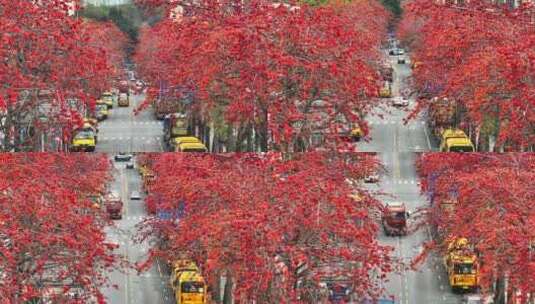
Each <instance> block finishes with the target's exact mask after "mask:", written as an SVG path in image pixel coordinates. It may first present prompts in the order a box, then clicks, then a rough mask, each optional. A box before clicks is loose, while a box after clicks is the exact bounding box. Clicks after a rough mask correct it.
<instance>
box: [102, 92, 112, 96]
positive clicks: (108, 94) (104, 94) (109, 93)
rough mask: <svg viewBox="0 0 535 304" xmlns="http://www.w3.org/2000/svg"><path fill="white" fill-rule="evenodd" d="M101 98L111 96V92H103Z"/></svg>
mask: <svg viewBox="0 0 535 304" xmlns="http://www.w3.org/2000/svg"><path fill="white" fill-rule="evenodd" d="M102 96H113V94H112V93H111V92H104V93H102Z"/></svg>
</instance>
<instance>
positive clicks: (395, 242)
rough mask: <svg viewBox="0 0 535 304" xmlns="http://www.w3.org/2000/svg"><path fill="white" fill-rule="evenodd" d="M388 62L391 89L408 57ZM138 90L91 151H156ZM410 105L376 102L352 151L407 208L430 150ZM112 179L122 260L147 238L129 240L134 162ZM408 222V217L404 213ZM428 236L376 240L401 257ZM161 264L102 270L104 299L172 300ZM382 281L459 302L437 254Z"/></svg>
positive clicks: (418, 199) (401, 78)
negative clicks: (376, 163) (375, 162)
mask: <svg viewBox="0 0 535 304" xmlns="http://www.w3.org/2000/svg"><path fill="white" fill-rule="evenodd" d="M391 59H392V62H393V63H394V64H393V66H394V83H393V93H394V96H399V94H400V92H401V91H403V90H405V89H406V86H405V83H406V79H407V77H409V76H410V73H411V70H410V67H409V65H410V63H408V64H405V65H398V64H396V63H395V59H396V58H395V57H391ZM143 98H144V96H143V95H138V96H134V97H133V99H132V100H133V102H132V103H131V106H130V107H129V108H117V107H115V108H114V109H113V110H112V113H111V115H110V118H109V119H108V120H107V121H105V122H102V123H101V124H100V133H99V144H98V147H97V151H99V152H108V153H116V152H120V151H129V152H141V151H147V152H148V151H162V150H163V149H162V146H161V136H162V125H161V123H160V122H158V121H157V120H155V119H154V118H153V115H152V112H151V111H143V112H142V113H140V114H139V116H134V115H133V111H132V109H133V107H134V106H137V105H138V104H139V103H140V102H141V101H142V100H143ZM413 106H414V100H410V105H409V107H408V108H406V109H398V108H394V107H392V106H386V107H384V108H382V109H378V110H377V111H376V113H375V115H371V116H370V117H368V122H369V124H370V127H371V130H370V135H371V140H370V141H369V142H360V143H357V144H356V145H357V147H358V151H361V152H378V153H379V156H380V159H381V161H382V162H383V163H384V166H385V169H386V173H385V175H384V176H382V178H381V181H380V183H378V184H376V185H373V184H371V185H370V184H368V185H367V187H370V188H371V189H380V190H381V191H383V192H386V193H389V194H391V195H392V196H385V197H382V198H381V199H382V200H383V201H385V202H389V201H402V202H404V203H405V204H406V206H407V208H408V210H409V211H414V210H416V209H417V208H418V207H422V206H425V205H426V204H427V200H426V199H425V198H424V197H422V196H421V195H420V194H419V192H420V191H419V184H418V183H419V181H418V176H417V174H416V171H415V160H416V158H417V157H418V152H425V151H436V150H437V147H436V146H434V145H433V140H432V139H431V138H430V137H429V136H430V133H429V131H428V130H427V129H426V126H425V122H424V120H423V119H422V118H417V119H415V120H412V121H410V122H409V123H408V124H404V122H403V119H404V118H406V117H407V115H408V113H409V112H410V110H411V109H412V107H413ZM116 166H117V168H116V172H115V181H114V182H113V184H112V191H116V192H118V193H120V195H121V197H122V198H123V201H124V202H125V206H124V210H123V219H122V220H118V221H116V223H117V227H116V228H112V229H110V230H109V231H108V236H109V238H110V240H114V241H117V242H118V243H119V244H120V248H119V249H118V250H119V252H121V253H122V254H124V255H125V256H126V257H127V259H128V260H129V261H130V262H139V261H141V260H142V259H143V258H144V256H145V254H146V251H147V248H149V245H148V244H141V245H139V244H134V243H133V242H132V240H131V238H132V236H133V235H134V234H135V231H136V229H135V225H136V224H137V223H139V222H140V221H141V220H142V219H143V218H144V217H145V216H146V212H145V209H144V203H143V201H142V200H139V201H131V200H129V196H130V193H131V191H132V190H138V191H139V192H140V193H141V191H140V177H139V175H138V174H137V171H136V170H126V169H124V163H120V164H116ZM409 225H410V221H409ZM428 239H429V233H428V232H427V231H426V230H425V229H423V230H420V231H418V232H416V233H411V234H409V235H407V236H404V237H387V236H385V235H384V233H383V232H382V231H381V234H380V236H379V241H380V242H381V243H382V244H384V245H389V246H392V247H394V248H395V252H394V254H395V256H396V257H397V258H398V259H399V260H401V261H403V262H405V263H407V264H408V263H409V262H410V261H411V260H412V259H413V258H414V257H415V256H416V255H417V254H418V253H419V252H420V250H421V244H422V243H424V242H425V241H426V240H428ZM162 269H163V267H161V265H155V266H154V267H153V268H151V269H150V270H149V271H147V272H145V273H142V274H137V273H136V272H135V271H130V272H129V273H121V272H119V271H116V272H113V273H111V274H110V279H111V280H112V282H113V284H116V285H117V286H118V288H117V289H114V288H109V289H106V290H105V291H104V292H105V295H106V297H107V299H108V301H109V303H127V304H128V303H172V300H173V296H172V294H171V292H170V290H169V289H168V287H167V281H168V278H167V277H166V275H165V271H162ZM384 287H385V289H386V292H387V295H392V296H393V297H394V298H395V300H396V303H399V304H435V303H436V304H439V303H440V304H446V303H447V304H454V303H460V299H461V296H460V295H456V294H453V293H452V292H451V291H450V289H449V286H448V282H447V278H446V274H445V271H444V269H443V267H442V265H441V259H440V258H437V257H431V258H430V259H428V260H427V262H426V263H425V264H424V265H422V266H420V268H419V269H418V270H417V271H413V270H409V269H402V270H400V271H399V272H397V273H393V274H392V275H390V276H389V278H388V282H385V284H384Z"/></svg>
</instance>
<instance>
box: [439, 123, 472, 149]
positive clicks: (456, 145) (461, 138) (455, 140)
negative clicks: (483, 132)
mask: <svg viewBox="0 0 535 304" xmlns="http://www.w3.org/2000/svg"><path fill="white" fill-rule="evenodd" d="M440 151H441V152H474V151H475V147H474V144H472V141H471V140H470V138H468V136H467V135H466V133H464V131H463V130H460V129H446V130H444V131H443V132H442V141H441V144H440Z"/></svg>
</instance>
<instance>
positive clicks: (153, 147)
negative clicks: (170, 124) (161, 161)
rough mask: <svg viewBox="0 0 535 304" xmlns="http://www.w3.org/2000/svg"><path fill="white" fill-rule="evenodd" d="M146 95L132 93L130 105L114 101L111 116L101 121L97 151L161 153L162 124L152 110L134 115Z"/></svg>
mask: <svg viewBox="0 0 535 304" xmlns="http://www.w3.org/2000/svg"><path fill="white" fill-rule="evenodd" d="M144 99H145V95H144V94H140V95H134V94H131V95H130V106H129V107H118V106H117V103H115V104H114V107H113V109H111V110H110V115H109V117H108V119H106V120H104V121H102V122H100V123H99V134H98V136H99V137H98V144H97V149H96V151H97V152H103V153H118V152H162V151H163V148H162V136H163V123H162V122H161V121H158V120H156V118H155V117H154V115H153V112H152V109H148V110H144V111H141V112H140V113H139V114H137V115H134V109H135V108H136V107H137V106H138V105H139V104H140V103H142V102H143V100H144Z"/></svg>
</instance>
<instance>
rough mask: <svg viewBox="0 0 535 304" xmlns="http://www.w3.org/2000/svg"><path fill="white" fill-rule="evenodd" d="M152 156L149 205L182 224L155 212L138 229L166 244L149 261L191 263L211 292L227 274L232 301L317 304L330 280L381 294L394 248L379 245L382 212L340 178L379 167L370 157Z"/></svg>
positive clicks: (361, 291) (365, 292) (361, 293)
mask: <svg viewBox="0 0 535 304" xmlns="http://www.w3.org/2000/svg"><path fill="white" fill-rule="evenodd" d="M154 157H155V160H154V161H153V162H152V170H153V172H154V173H155V175H156V181H155V183H154V186H153V187H152V188H151V192H150V194H149V199H154V200H156V201H157V202H158V204H157V208H158V214H160V215H164V214H167V215H169V214H174V215H180V216H179V217H180V219H179V220H173V219H176V217H174V216H171V217H167V216H163V217H162V216H160V217H159V216H155V217H153V218H151V219H149V220H148V221H147V222H146V224H144V225H143V226H142V227H141V228H142V236H143V237H157V238H160V239H161V240H163V243H162V244H161V245H160V246H158V247H157V248H154V249H153V250H152V251H151V259H155V258H162V259H164V260H168V261H170V262H172V261H173V260H174V259H178V258H179V257H185V258H190V259H193V260H195V261H196V262H197V263H198V264H199V265H200V266H201V268H202V272H203V275H204V276H205V277H206V278H207V279H208V280H209V283H210V284H211V285H212V286H219V285H218V280H219V277H220V275H221V274H225V275H226V276H227V278H228V280H229V281H232V282H233V285H234V286H235V288H236V290H235V295H236V297H237V298H238V299H248V300H251V299H255V300H257V301H259V302H262V303H273V302H277V303H297V302H300V301H301V302H303V301H305V302H318V301H319V298H320V296H319V295H318V290H319V289H320V288H319V287H318V283H319V282H320V281H321V280H322V279H325V277H328V276H337V277H339V278H340V277H341V278H344V279H345V280H346V282H347V283H348V284H349V285H351V286H352V287H353V290H354V292H355V294H357V295H358V296H364V295H372V296H377V295H378V294H379V293H380V292H381V290H380V288H379V282H378V281H377V280H376V279H377V278H376V277H374V276H373V273H374V272H375V273H378V274H385V273H386V272H388V271H389V270H390V259H389V252H390V249H389V248H387V247H383V246H380V245H379V244H378V243H377V240H376V235H377V230H378V224H377V223H376V222H375V219H374V216H373V214H376V212H379V209H380V208H381V207H380V204H379V202H378V201H376V200H375V199H373V198H372V197H371V196H370V195H369V194H368V193H367V192H366V191H364V190H362V189H358V188H352V186H350V184H349V183H347V182H346V178H350V177H352V178H355V179H359V178H360V179H361V178H363V176H364V174H363V172H367V171H369V170H375V168H376V166H377V163H376V160H374V159H373V157H371V156H366V155H351V156H347V157H348V159H346V160H345V162H343V161H341V160H339V159H336V158H333V157H330V156H328V155H327V154H316V153H312V154H302V155H292V157H291V159H289V160H282V159H281V157H280V156H278V155H275V154H264V155H259V154H225V155H210V154H207V155H193V154H179V153H177V154H161V155H154ZM354 194H358V196H359V199H358V200H356V198H355V197H356V196H354ZM281 263H282V265H283V266H282V268H283V269H285V270H283V272H282V273H281V272H278V271H277V266H281ZM149 264H150V260H149ZM304 265H306V267H307V269H308V271H306V272H304V273H302V272H300V271H301V270H302V267H303V266H304ZM333 273H335V274H333ZM298 281H300V282H305V284H304V286H303V287H297V286H298V285H299V284H297V282H298ZM298 294H301V300H300V301H299V300H298V299H297V296H298ZM305 294H308V296H304V295H305Z"/></svg>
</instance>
